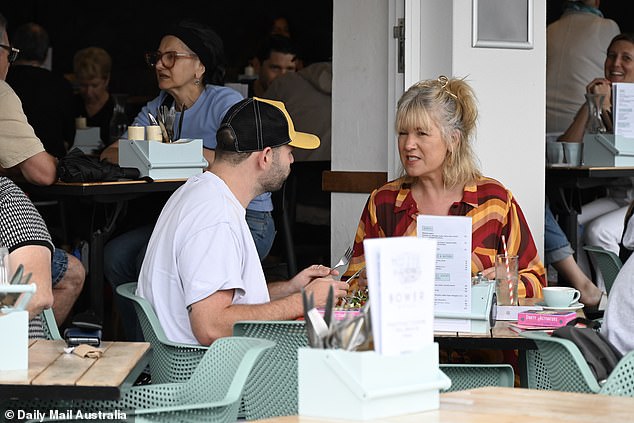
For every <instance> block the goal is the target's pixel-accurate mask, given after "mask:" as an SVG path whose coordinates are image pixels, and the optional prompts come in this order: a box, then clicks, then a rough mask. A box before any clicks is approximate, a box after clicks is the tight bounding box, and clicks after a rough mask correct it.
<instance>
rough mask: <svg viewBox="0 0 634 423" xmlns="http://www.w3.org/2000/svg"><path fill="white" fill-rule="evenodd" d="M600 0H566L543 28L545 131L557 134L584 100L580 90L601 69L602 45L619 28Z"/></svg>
mask: <svg viewBox="0 0 634 423" xmlns="http://www.w3.org/2000/svg"><path fill="white" fill-rule="evenodd" d="M600 4H601V1H600V0H568V1H566V2H565V3H564V11H563V14H562V15H561V17H560V18H559V19H558V20H556V21H554V22H552V23H551V24H550V25H548V27H547V28H546V132H547V133H559V134H561V133H562V132H564V131H565V130H566V128H567V127H568V125H570V122H572V120H573V119H574V117H575V114H576V113H577V110H578V109H579V105H580V104H583V103H584V102H585V98H584V97H583V92H584V90H585V87H586V84H587V83H588V81H590V80H591V79H592V78H594V77H596V76H597V75H600V74H601V72H602V69H603V59H604V54H605V53H604V51H605V46H607V45H608V44H609V43H610V40H612V38H614V37H615V36H617V35H618V34H619V33H620V32H621V31H620V30H619V26H618V24H617V23H616V22H614V21H613V20H611V19H606V18H604V17H603V14H602V13H601V11H600V10H599V6H600Z"/></svg>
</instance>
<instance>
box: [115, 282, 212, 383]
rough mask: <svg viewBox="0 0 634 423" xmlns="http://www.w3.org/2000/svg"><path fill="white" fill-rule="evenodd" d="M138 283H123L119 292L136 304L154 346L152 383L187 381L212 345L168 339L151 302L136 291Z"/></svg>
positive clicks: (118, 288)
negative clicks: (182, 342)
mask: <svg viewBox="0 0 634 423" xmlns="http://www.w3.org/2000/svg"><path fill="white" fill-rule="evenodd" d="M136 285H137V284H136V282H130V283H126V284H123V285H119V286H118V287H117V294H119V295H121V296H122V297H124V298H127V299H129V300H130V301H132V302H133V303H134V308H135V310H136V314H137V317H138V318H139V323H140V324H141V330H142V331H143V337H144V338H145V340H146V341H147V342H149V343H150V344H151V345H152V358H151V360H150V375H151V378H152V383H172V382H185V381H187V380H188V379H189V378H190V376H191V375H192V374H193V372H194V370H195V369H196V366H198V363H199V362H200V360H201V359H202V357H203V356H204V355H205V352H206V351H207V349H208V348H209V347H206V346H202V345H193V344H181V343H178V342H172V341H170V340H169V339H167V336H166V335H165V332H164V331H163V328H162V327H161V323H160V322H159V320H158V317H157V316H156V313H155V312H154V309H153V308H152V306H151V305H150V303H149V302H148V301H147V300H146V299H145V298H142V297H139V296H137V295H136V294H135V292H136Z"/></svg>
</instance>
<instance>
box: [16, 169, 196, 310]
mask: <svg viewBox="0 0 634 423" xmlns="http://www.w3.org/2000/svg"><path fill="white" fill-rule="evenodd" d="M185 181H186V179H170V180H156V181H153V182H148V181H146V180H134V181H116V182H73V183H66V182H56V183H55V184H53V185H50V186H37V185H31V184H28V183H25V182H18V183H19V185H20V187H21V188H22V189H23V190H24V191H25V192H28V193H29V194H34V195H37V196H38V197H39V198H47V199H56V200H64V199H68V198H85V199H88V200H89V201H91V202H93V204H95V205H96V204H110V205H112V206H113V210H112V212H111V213H108V215H107V219H106V221H105V222H104V225H103V226H102V227H92V228H91V233H90V234H89V236H90V254H89V266H88V269H87V270H88V278H89V280H90V303H91V308H92V310H93V311H94V312H95V313H96V314H97V315H98V316H100V317H103V281H104V279H103V246H104V244H105V243H106V241H108V239H109V238H110V236H111V235H112V233H113V232H114V230H115V227H116V224H117V221H118V219H119V218H120V217H121V215H122V212H123V211H124V209H125V205H126V204H127V202H128V201H129V200H132V199H134V198H138V197H141V196H143V195H148V194H152V193H165V192H173V191H175V190H176V189H177V188H178V187H180V186H181V185H183V184H184V183H185Z"/></svg>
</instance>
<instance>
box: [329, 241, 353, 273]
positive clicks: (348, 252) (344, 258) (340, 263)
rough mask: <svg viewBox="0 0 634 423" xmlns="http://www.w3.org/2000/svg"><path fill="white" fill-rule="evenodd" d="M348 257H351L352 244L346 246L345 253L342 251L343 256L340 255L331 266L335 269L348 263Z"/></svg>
mask: <svg viewBox="0 0 634 423" xmlns="http://www.w3.org/2000/svg"><path fill="white" fill-rule="evenodd" d="M350 258H352V246H350V247H348V249H347V250H346V252H345V253H343V256H341V258H340V259H339V261H338V262H337V264H335V265H334V266H332V268H333V269H336V268H338V267H342V266H346V265H348V263H350Z"/></svg>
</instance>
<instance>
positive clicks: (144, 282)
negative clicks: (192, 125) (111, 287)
mask: <svg viewBox="0 0 634 423" xmlns="http://www.w3.org/2000/svg"><path fill="white" fill-rule="evenodd" d="M216 138H217V147H216V160H215V161H214V162H213V164H212V165H211V169H210V171H208V172H205V173H203V174H202V175H197V176H193V177H191V178H189V179H188V181H187V182H186V183H185V185H183V186H182V187H180V188H179V189H178V190H176V192H175V193H174V194H173V195H172V196H171V197H170V199H169V200H168V202H167V203H166V204H165V207H164V208H163V211H162V212H161V215H160V217H159V219H158V222H157V224H156V228H155V230H154V232H153V233H152V238H151V239H150V244H149V245H148V249H147V253H146V255H145V259H144V260H143V267H142V269H141V275H140V277H139V284H138V288H137V294H138V295H140V296H141V297H143V298H146V299H147V300H148V301H149V302H150V304H152V306H153V308H154V310H155V311H156V314H157V316H158V319H159V321H160V323H161V326H162V327H163V329H164V330H165V334H166V336H167V337H168V338H169V339H170V340H171V341H173V342H181V343H188V344H201V345H209V344H211V343H212V342H214V341H215V340H216V339H218V338H221V337H224V336H230V335H231V333H232V330H233V324H234V323H235V322H237V321H240V320H285V319H296V318H298V317H300V316H302V315H303V305H302V296H301V294H300V290H301V289H305V290H306V292H307V293H308V294H309V295H314V299H315V306H317V307H320V306H324V304H325V303H326V298H327V296H328V292H329V290H330V288H331V287H333V288H334V294H335V297H337V298H339V297H341V296H342V295H344V294H345V293H346V289H347V287H348V284H347V283H345V282H341V281H336V280H334V279H333V278H332V277H331V275H337V274H338V273H337V271H331V269H330V268H328V267H326V266H317V265H313V266H310V267H309V268H307V269H304V270H303V271H301V272H299V273H298V274H297V275H296V276H295V277H293V278H292V279H291V280H289V281H284V282H271V283H268V284H267V282H266V280H265V279H264V272H263V270H262V265H261V263H260V260H259V257H258V253H257V250H256V247H255V244H254V242H253V237H252V236H251V234H250V230H249V228H248V226H247V225H246V222H245V212H246V206H247V205H248V204H249V203H250V202H251V200H252V199H253V198H254V197H255V196H257V195H258V194H261V193H263V192H269V191H275V190H278V189H280V188H281V186H282V184H283V183H284V180H285V179H286V178H287V176H288V174H289V173H290V165H291V163H292V162H293V153H292V152H293V148H294V147H296V148H316V147H318V146H319V138H317V137H316V136H314V135H311V134H305V133H301V132H296V131H295V129H294V126H293V122H292V120H291V118H290V116H289V115H288V112H287V111H286V109H285V108H284V104H283V103H280V102H276V101H271V100H264V99H262V100H260V99H258V98H247V99H245V100H242V101H240V102H239V103H237V104H235V105H234V106H233V107H231V108H230V109H229V110H228V111H227V113H226V115H225V117H224V119H223V120H222V124H221V125H220V128H219V129H218V133H217V137H216Z"/></svg>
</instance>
